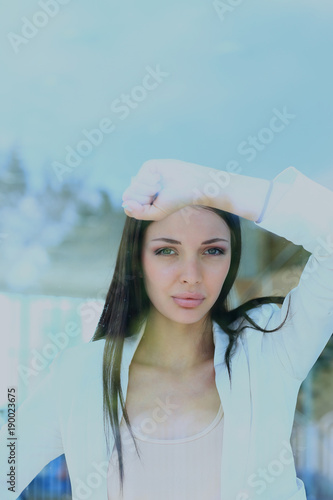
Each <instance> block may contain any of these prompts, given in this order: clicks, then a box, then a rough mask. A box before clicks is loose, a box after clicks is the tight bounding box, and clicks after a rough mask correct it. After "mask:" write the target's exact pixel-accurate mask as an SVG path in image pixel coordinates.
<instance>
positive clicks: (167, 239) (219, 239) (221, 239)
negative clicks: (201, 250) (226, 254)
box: [151, 238, 229, 245]
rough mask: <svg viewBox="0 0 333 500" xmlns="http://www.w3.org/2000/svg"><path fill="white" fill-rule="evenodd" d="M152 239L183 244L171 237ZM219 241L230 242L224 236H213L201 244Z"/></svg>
mask: <svg viewBox="0 0 333 500" xmlns="http://www.w3.org/2000/svg"><path fill="white" fill-rule="evenodd" d="M151 241H165V242H166V243H171V244H172V245H181V242H180V241H177V240H172V239H171V238H154V239H153V240H151ZM217 241H226V242H227V243H229V240H226V239H224V238H212V239H210V240H206V241H203V242H202V243H201V245H208V244H209V243H216V242H217Z"/></svg>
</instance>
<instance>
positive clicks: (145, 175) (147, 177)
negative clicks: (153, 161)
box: [131, 171, 162, 186]
mask: <svg viewBox="0 0 333 500" xmlns="http://www.w3.org/2000/svg"><path fill="white" fill-rule="evenodd" d="M161 179H162V176H161V174H159V173H158V172H156V173H152V172H149V171H140V172H139V173H138V174H137V175H136V176H135V177H132V179H131V181H132V183H135V182H143V183H145V184H147V185H149V186H151V185H154V184H156V183H157V182H160V181H161Z"/></svg>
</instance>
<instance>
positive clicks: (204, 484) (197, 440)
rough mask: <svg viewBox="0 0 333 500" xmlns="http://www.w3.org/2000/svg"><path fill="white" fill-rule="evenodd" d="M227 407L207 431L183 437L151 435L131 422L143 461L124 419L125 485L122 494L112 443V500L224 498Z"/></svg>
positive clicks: (110, 494) (122, 429) (109, 474)
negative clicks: (223, 456)
mask: <svg viewBox="0 0 333 500" xmlns="http://www.w3.org/2000/svg"><path fill="white" fill-rule="evenodd" d="M223 423H224V418H223V410H222V406H220V408H219V411H218V413H217V415H216V417H215V418H214V420H213V421H212V422H211V423H210V425H209V426H208V427H206V428H205V429H204V430H203V431H201V432H199V433H197V434H194V435H192V436H189V437H186V438H183V439H172V440H169V439H168V440H166V439H153V438H150V437H147V436H146V435H144V434H139V433H137V431H135V429H134V428H133V427H132V432H133V434H134V436H135V439H136V443H137V446H138V449H139V452H140V456H141V460H140V458H139V457H138V454H137V452H136V450H135V446H134V443H133V439H132V437H131V435H130V433H129V431H128V429H127V426H126V423H125V422H124V420H123V419H122V421H121V425H120V433H121V438H122V444H123V463H124V489H123V496H121V493H120V480H119V472H118V457H117V451H116V447H115V446H114V448H113V451H112V455H111V458H110V463H109V470H108V500H203V499H204V500H220V499H221V489H220V486H221V485H220V481H221V454H222V437H223Z"/></svg>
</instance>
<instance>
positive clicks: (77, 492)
mask: <svg viewBox="0 0 333 500" xmlns="http://www.w3.org/2000/svg"><path fill="white" fill-rule="evenodd" d="M267 201H268V205H267V207H266V208H265V213H264V216H263V218H262V221H261V222H257V224H258V226H259V227H262V228H264V229H266V230H269V231H271V232H273V233H275V234H278V235H280V236H282V237H285V238H287V239H288V240H290V241H292V242H293V243H295V244H296V245H299V244H301V245H303V247H304V248H305V249H306V250H308V251H309V252H311V253H312V255H311V257H310V258H309V260H308V262H307V264H306V266H305V268H304V270H303V274H302V277H301V280H300V283H299V285H298V286H297V287H296V288H295V289H293V290H292V291H291V292H290V294H288V295H290V296H291V310H290V318H289V320H288V321H287V322H286V324H285V325H284V326H283V327H282V328H281V329H280V330H278V331H277V332H274V333H265V334H263V333H261V332H260V331H257V330H253V329H250V328H246V329H245V330H244V331H243V333H242V334H241V336H240V337H239V338H238V341H237V349H236V352H235V355H234V357H233V358H232V362H231V368H232V387H231V389H230V384H229V377H228V373H227V369H226V366H225V363H224V354H225V350H226V347H227V345H228V336H227V334H226V333H225V332H224V331H222V330H221V329H220V327H219V326H218V325H217V324H216V323H214V324H213V334H214V344H215V354H214V366H215V372H216V386H217V389H218V392H219V395H220V398H221V402H222V406H223V409H224V418H225V420H224V435H223V449H222V465H221V489H222V495H221V500H306V494H305V488H304V485H303V483H302V481H301V480H299V479H298V478H297V477H296V472H295V464H294V458H293V453H292V449H291V446H290V435H291V430H292V425H293V420H294V413H295V406H296V400H297V395H298V391H299V388H300V384H301V382H302V381H303V380H304V379H305V377H306V376H307V374H308V372H309V371H310V369H311V368H312V366H313V364H314V363H315V362H316V360H317V358H318V357H319V355H320V353H321V352H322V350H323V348H324V347H325V345H326V343H327V342H328V340H329V338H330V336H331V334H332V332H333V193H332V192H331V191H329V190H328V189H326V188H324V187H322V186H321V185H319V184H317V183H315V182H313V181H311V180H310V179H308V178H307V177H306V176H304V175H303V174H302V173H301V172H299V171H298V170H296V169H295V168H293V167H289V168H287V169H286V170H284V171H283V172H282V173H280V174H279V175H278V176H277V177H276V178H275V179H274V182H273V190H272V192H271V194H270V196H269V198H268V200H267ZM287 300H288V296H287V299H286V300H285V302H284V304H283V306H282V308H281V309H280V308H279V307H278V306H277V305H263V306H261V307H259V308H258V309H254V310H252V311H251V313H250V316H251V317H252V318H253V319H254V320H255V321H256V322H257V323H259V324H260V325H261V326H263V327H266V328H269V329H272V328H274V327H276V326H278V325H279V324H280V323H281V321H282V320H283V319H284V317H285V313H286V308H287ZM144 326H145V325H143V326H142V328H141V329H140V331H139V332H137V334H136V335H135V336H133V337H131V338H127V339H126V340H125V346H124V353H123V362H122V368H121V383H122V388H123V394H124V398H125V399H126V394H127V385H128V373H129V365H130V363H131V360H132V357H133V355H134V353H135V350H136V348H137V346H138V344H139V342H140V339H141V337H142V334H143V331H144ZM104 344H105V340H104V339H103V340H99V341H96V342H89V343H83V344H81V345H78V346H75V347H72V348H70V349H67V350H65V351H63V352H62V353H61V354H60V355H58V357H57V358H56V359H55V360H54V362H53V363H52V365H51V369H50V373H49V374H48V375H47V376H46V378H45V379H44V381H43V383H42V384H41V385H40V386H39V387H38V388H37V389H36V390H35V392H34V393H33V394H32V395H31V396H30V397H29V398H28V399H27V400H26V401H25V402H23V404H22V405H21V406H20V409H19V411H18V414H17V437H18V439H17V446H16V449H17V461H16V492H15V493H11V492H9V491H8V489H7V487H8V485H7V483H6V481H7V477H6V474H7V473H8V472H9V465H8V449H9V448H7V444H8V440H7V437H8V431H7V426H6V425H5V426H3V428H2V430H1V432H0V446H1V451H0V475H1V477H0V498H1V499H15V498H17V497H18V495H19V494H20V492H21V491H22V490H23V489H24V488H25V487H26V486H27V485H28V484H29V482H30V481H31V480H32V479H33V478H34V477H35V476H36V475H37V474H38V473H39V471H40V470H41V469H42V468H43V467H44V466H45V465H46V464H47V463H48V462H50V461H51V460H53V459H54V458H56V457H57V456H59V455H61V454H62V453H65V456H66V460H67V466H68V471H69V475H70V480H71V486H72V495H73V500H90V499H91V500H107V469H108V464H109V458H110V457H109V455H108V454H107V449H106V442H105V437H104V427H103V390H102V358H103V348H104ZM121 416H122V415H120V416H119V421H120V419H121ZM110 438H111V443H110V444H111V450H112V447H113V444H114V440H113V435H112V431H111V429H110Z"/></svg>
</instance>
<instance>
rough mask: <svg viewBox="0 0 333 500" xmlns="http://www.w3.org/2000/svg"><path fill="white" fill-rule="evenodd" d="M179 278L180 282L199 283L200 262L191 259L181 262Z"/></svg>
mask: <svg viewBox="0 0 333 500" xmlns="http://www.w3.org/2000/svg"><path fill="white" fill-rule="evenodd" d="M180 279H181V281H182V282H187V283H190V284H192V283H193V284H194V283H200V281H201V279H202V274H201V268H200V264H199V263H198V262H197V261H195V260H193V259H192V260H190V261H187V262H183V264H182V266H181V271H180Z"/></svg>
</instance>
